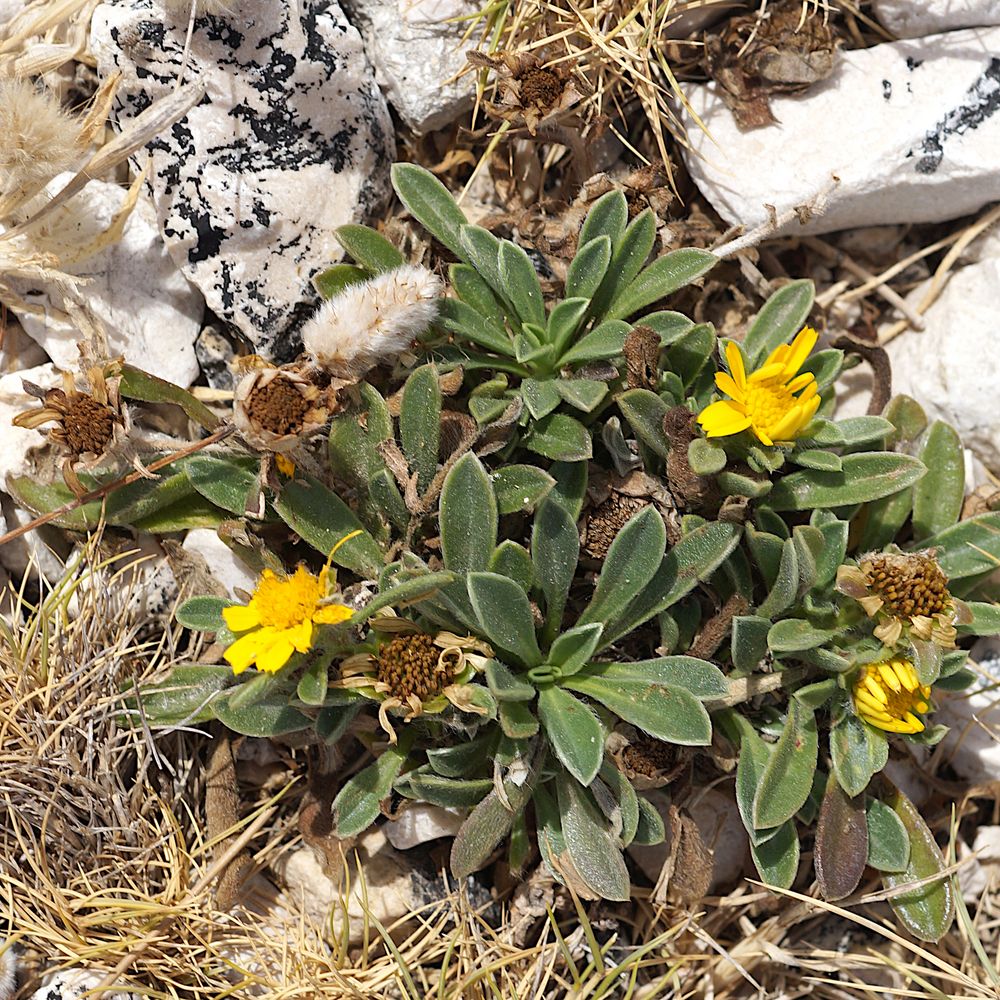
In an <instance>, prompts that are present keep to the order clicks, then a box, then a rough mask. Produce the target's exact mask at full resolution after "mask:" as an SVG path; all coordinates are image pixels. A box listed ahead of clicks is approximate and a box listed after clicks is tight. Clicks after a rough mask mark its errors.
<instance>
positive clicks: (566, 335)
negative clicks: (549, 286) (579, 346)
mask: <svg viewBox="0 0 1000 1000" xmlns="http://www.w3.org/2000/svg"><path fill="white" fill-rule="evenodd" d="M589 305H590V300H589V299H586V298H565V299H563V301H562V302H560V303H559V304H558V305H556V306H555V307H554V308H553V310H552V313H551V315H550V316H549V325H548V329H547V331H546V333H547V337H548V341H549V343H550V344H553V345H554V346H555V356H556V357H557V358H558V357H561V356H562V354H563V352H564V351H565V350H566V348H567V347H569V345H570V344H572V343H573V341H574V339H575V336H576V333H577V331H578V330H579V328H580V321H581V320H582V319H583V317H584V316H585V315H586V313H587V307H588V306H589Z"/></svg>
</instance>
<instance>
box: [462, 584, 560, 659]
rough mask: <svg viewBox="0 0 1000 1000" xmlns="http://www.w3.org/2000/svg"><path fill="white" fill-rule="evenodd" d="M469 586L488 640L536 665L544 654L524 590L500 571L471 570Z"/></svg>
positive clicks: (470, 597)
mask: <svg viewBox="0 0 1000 1000" xmlns="http://www.w3.org/2000/svg"><path fill="white" fill-rule="evenodd" d="M468 586H469V600H470V601H471V602H472V607H473V610H474V611H475V612H476V617H477V618H478V619H479V624H480V625H481V626H482V629H483V632H484V634H485V635H486V637H487V639H489V641H490V642H491V643H493V645H495V646H497V647H499V648H500V649H502V650H505V651H506V652H508V653H510V654H511V655H512V656H514V657H516V658H517V659H518V660H519V661H520V662H521V663H523V664H525V665H526V666H529V667H537V666H538V665H539V664H540V663H541V662H542V654H541V652H540V651H539V649H538V642H537V641H536V639H535V625H534V620H533V618H532V616H531V606H530V605H529V604H528V597H527V595H526V594H525V592H524V591H523V590H522V589H521V588H520V587H519V586H518V585H517V584H516V583H515V582H514V581H513V580H508V579H507V577H505V576H500V575H499V574H497V573H470V574H469V577H468Z"/></svg>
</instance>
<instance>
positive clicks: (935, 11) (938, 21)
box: [872, 0, 1000, 38]
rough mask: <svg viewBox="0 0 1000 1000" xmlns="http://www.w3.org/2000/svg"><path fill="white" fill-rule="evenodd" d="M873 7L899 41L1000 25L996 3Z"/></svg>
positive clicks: (919, 0) (911, 1)
mask: <svg viewBox="0 0 1000 1000" xmlns="http://www.w3.org/2000/svg"><path fill="white" fill-rule="evenodd" d="M872 7H873V10H874V11H875V16H876V17H877V18H878V19H879V20H880V21H881V22H882V24H883V25H884V26H885V27H886V28H888V30H889V31H891V32H892V33H893V34H894V35H896V36H897V37H898V38H920V37H921V36H922V35H933V34H935V33H936V32H938V31H954V30H955V28H982V27H985V26H987V25H991V24H1000V3H997V0H874V3H873V5H872Z"/></svg>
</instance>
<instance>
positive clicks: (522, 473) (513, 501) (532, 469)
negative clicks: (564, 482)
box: [491, 465, 555, 514]
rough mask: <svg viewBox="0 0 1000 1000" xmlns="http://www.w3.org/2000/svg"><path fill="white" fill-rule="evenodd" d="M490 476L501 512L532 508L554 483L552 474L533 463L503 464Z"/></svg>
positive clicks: (510, 512)
mask: <svg viewBox="0 0 1000 1000" xmlns="http://www.w3.org/2000/svg"><path fill="white" fill-rule="evenodd" d="M491 478H492V480H493V492H494V494H496V499H497V508H498V509H499V512H500V513H501V514H521V513H525V512H526V511H532V510H534V509H535V508H536V507H537V506H538V505H539V503H541V501H542V500H543V499H544V498H545V497H546V496H547V495H548V493H549V491H550V490H551V489H552V487H553V486H554V485H555V480H554V479H553V478H552V476H550V475H549V474H548V473H547V472H545V471H544V470H543V469H539V468H538V467H537V466H534V465H505V466H503V468H500V469H497V471H496V472H494V473H493V475H492V477H491Z"/></svg>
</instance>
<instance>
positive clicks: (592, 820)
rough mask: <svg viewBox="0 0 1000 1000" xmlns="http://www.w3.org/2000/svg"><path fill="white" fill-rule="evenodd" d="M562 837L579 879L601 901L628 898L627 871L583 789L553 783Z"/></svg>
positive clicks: (571, 783)
mask: <svg viewBox="0 0 1000 1000" xmlns="http://www.w3.org/2000/svg"><path fill="white" fill-rule="evenodd" d="M556 789H557V790H558V793H559V816H560V819H561V820H562V833H563V837H564V838H565V841H566V847H567V848H568V850H569V856H570V858H571V859H572V861H573V866H574V867H575V868H576V870H577V873H578V874H579V876H580V878H582V879H583V881H584V882H585V883H586V884H587V886H588V887H589V888H590V889H592V890H593V891H594V892H595V893H596V894H597V895H599V896H601V897H603V898H604V899H610V900H617V901H619V902H623V901H625V900H627V899H628V898H629V877H628V869H627V868H626V867H625V860H624V858H623V857H622V854H621V850H620V847H619V844H618V842H617V840H616V838H615V836H614V835H613V834H612V832H611V830H610V829H609V828H608V823H607V821H606V820H605V818H604V817H603V816H602V815H601V813H600V810H599V809H598V808H597V806H596V805H595V804H594V802H593V799H592V798H591V797H590V794H589V792H588V791H587V790H586V789H585V788H581V787H580V786H579V785H577V784H575V783H574V782H572V781H567V780H565V779H557V780H556Z"/></svg>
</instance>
